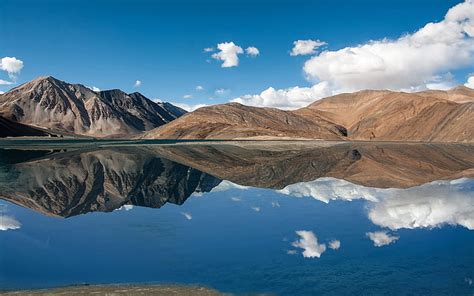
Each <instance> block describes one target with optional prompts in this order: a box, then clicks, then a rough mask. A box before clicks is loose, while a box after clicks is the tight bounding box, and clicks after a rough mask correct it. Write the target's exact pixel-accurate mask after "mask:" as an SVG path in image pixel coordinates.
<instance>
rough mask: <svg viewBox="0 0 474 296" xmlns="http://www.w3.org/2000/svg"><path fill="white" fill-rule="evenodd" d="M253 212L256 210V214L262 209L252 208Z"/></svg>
mask: <svg viewBox="0 0 474 296" xmlns="http://www.w3.org/2000/svg"><path fill="white" fill-rule="evenodd" d="M250 208H251V209H252V210H254V211H255V212H260V210H261V209H260V207H250Z"/></svg>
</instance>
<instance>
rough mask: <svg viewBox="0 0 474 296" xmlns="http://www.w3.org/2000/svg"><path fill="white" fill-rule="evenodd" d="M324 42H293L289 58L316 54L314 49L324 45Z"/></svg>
mask: <svg viewBox="0 0 474 296" xmlns="http://www.w3.org/2000/svg"><path fill="white" fill-rule="evenodd" d="M326 44H327V43H326V42H323V41H320V40H311V39H309V40H296V41H295V42H293V48H292V49H291V52H290V55H291V56H298V55H308V54H314V53H316V49H318V48H319V47H321V46H323V45H326Z"/></svg>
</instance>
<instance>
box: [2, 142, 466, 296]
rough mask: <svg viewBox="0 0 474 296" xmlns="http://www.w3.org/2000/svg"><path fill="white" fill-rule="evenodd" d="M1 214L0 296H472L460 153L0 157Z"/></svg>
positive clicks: (307, 145)
mask: <svg viewBox="0 0 474 296" xmlns="http://www.w3.org/2000/svg"><path fill="white" fill-rule="evenodd" d="M29 147H31V146H29ZM0 198H1V199H3V200H4V201H1V202H0V288H5V289H9V288H14V289H18V288H38V287H52V286H61V285H71V284H78V283H91V284H100V283H183V284H198V285H205V286H210V287H212V288H215V289H218V290H221V291H224V292H231V293H267V292H268V293H272V294H279V295H280V294H281V295H323V294H333V295H362V294H363V295H380V294H387V295H406V294H413V295H417V294H425V295H435V294H436V295H453V294H454V295H472V293H473V292H474V285H473V284H472V281H473V279H474V270H473V269H472V266H473V264H474V255H473V251H474V250H473V248H472V246H473V245H474V235H473V233H472V230H474V145H463V144H455V145H454V144H452V145H450V144H442V145H441V144H395V143H326V142H322V143H315V142H296V143H295V142H287V143H284V142H275V143H268V142H267V143H264V142H222V143H206V144H203V143H200V144H197V143H177V144H165V145H163V144H154V145H148V144H146V145H145V144H143V143H142V144H140V145H130V144H126V145H121V146H120V145H116V144H99V145H89V144H87V143H86V144H84V145H82V144H81V145H56V146H54V147H53V146H51V147H47V146H46V145H38V146H37V148H36V149H32V148H29V149H26V148H22V147H19V146H18V147H14V146H11V147H9V148H6V147H5V148H3V149H0ZM175 205H176V206H175ZM134 206H138V207H134ZM154 208H160V209H159V210H156V209H154ZM30 209H31V210H33V211H31V210H30ZM125 210H126V211H125ZM92 212H107V213H106V214H99V213H96V214H93V213H92ZM84 214H86V215H84ZM58 217H65V218H68V219H57V218H58Z"/></svg>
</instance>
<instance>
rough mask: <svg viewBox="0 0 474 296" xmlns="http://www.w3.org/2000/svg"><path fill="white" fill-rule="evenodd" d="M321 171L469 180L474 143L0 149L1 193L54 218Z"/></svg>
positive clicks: (383, 183)
mask: <svg viewBox="0 0 474 296" xmlns="http://www.w3.org/2000/svg"><path fill="white" fill-rule="evenodd" d="M257 143H258V142H257ZM260 143H262V142H260ZM323 177H332V178H336V179H342V180H346V181H349V182H352V183H354V184H357V185H362V186H366V187H375V188H408V187H413V186H417V185H421V184H425V183H428V182H432V181H435V180H454V179H459V178H463V177H466V178H474V147H473V146H472V145H466V144H455V145H454V144H397V143H385V144H371V143H357V144H354V143H340V144H335V143H319V144H315V143H314V142H300V143H298V144H293V143H291V142H286V143H283V142H280V143H274V144H256V143H255V142H254V143H244V144H235V143H234V144H232V145H230V144H214V145H203V144H185V145H142V146H127V147H113V146H110V147H106V148H105V147H104V148H97V147H96V148H94V147H90V148H80V149H72V150H70V151H65V150H64V149H60V148H55V150H45V149H43V150H15V149H0V198H1V199H4V200H7V201H9V202H13V203H15V204H18V205H21V206H24V207H27V208H31V209H33V210H36V211H38V212H41V213H44V214H47V215H51V216H58V217H71V216H75V215H79V214H84V213H88V212H93V211H101V212H110V211H113V210H115V209H118V208H120V207H122V206H124V205H137V206H144V207H152V208H159V207H161V206H163V205H164V204H166V203H174V204H182V203H184V202H185V201H186V199H187V198H188V197H189V196H191V194H192V193H194V192H208V191H210V190H211V189H212V188H214V187H215V186H217V185H218V184H219V183H220V182H221V180H228V181H231V182H233V183H236V184H239V185H244V186H252V187H261V188H272V189H283V188H285V187H286V186H288V185H291V184H295V183H300V182H310V181H314V180H316V179H319V178H323Z"/></svg>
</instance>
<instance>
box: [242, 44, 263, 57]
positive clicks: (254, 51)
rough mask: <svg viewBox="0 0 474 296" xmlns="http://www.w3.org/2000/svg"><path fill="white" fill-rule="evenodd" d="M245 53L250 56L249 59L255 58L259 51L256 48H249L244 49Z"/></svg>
mask: <svg viewBox="0 0 474 296" xmlns="http://www.w3.org/2000/svg"><path fill="white" fill-rule="evenodd" d="M245 52H246V53H247V54H248V55H249V56H251V57H256V56H258V55H259V54H260V50H258V48H256V47H255V46H249V47H247V48H246V49H245Z"/></svg>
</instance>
